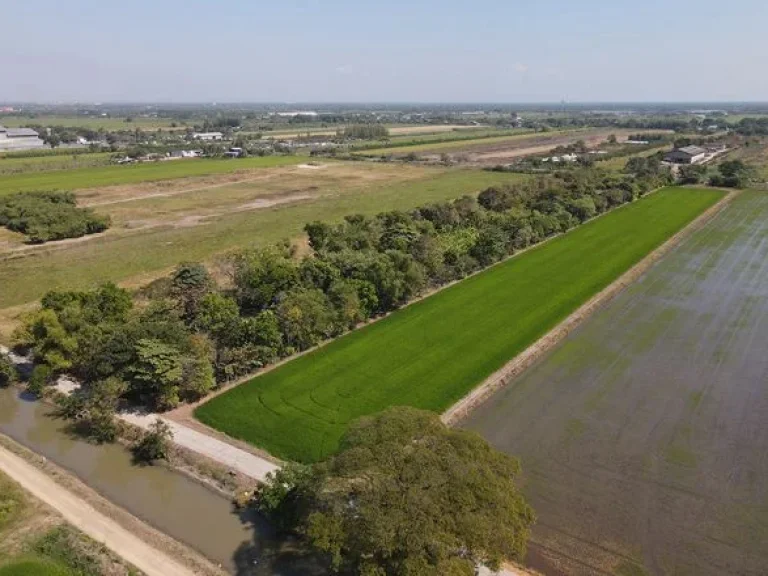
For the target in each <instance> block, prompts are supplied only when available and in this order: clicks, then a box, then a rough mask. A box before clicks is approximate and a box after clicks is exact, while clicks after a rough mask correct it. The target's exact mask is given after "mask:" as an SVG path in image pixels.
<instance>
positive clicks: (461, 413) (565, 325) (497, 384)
mask: <svg viewBox="0 0 768 576" xmlns="http://www.w3.org/2000/svg"><path fill="white" fill-rule="evenodd" d="M738 193H739V192H738V191H733V190H730V191H729V194H728V195H727V196H725V197H724V198H723V199H722V200H720V202H718V203H717V204H715V205H714V206H712V207H711V208H709V209H708V210H706V211H705V212H704V213H703V214H701V215H700V216H699V217H698V218H696V219H695V220H694V221H693V222H691V223H690V224H689V225H688V226H686V227H685V228H683V229H682V230H680V231H679V232H678V233H677V234H675V235H674V236H672V237H671V238H670V239H669V240H667V241H666V242H665V243H664V244H662V245H661V246H659V247H658V248H657V249H656V250H654V251H653V252H651V253H650V254H648V255H647V256H646V257H645V258H643V259H642V260H641V261H640V262H638V263H637V264H635V265H634V266H633V267H632V268H630V269H629V270H628V271H627V272H625V273H624V274H622V275H621V276H620V277H619V278H618V279H617V280H615V281H614V282H613V283H611V284H610V285H609V286H608V287H607V288H605V289H603V290H602V291H600V292H598V293H597V294H595V295H594V296H593V297H592V298H590V299H589V300H588V301H587V302H585V303H584V304H582V305H581V306H580V307H579V308H578V309H577V310H576V311H575V312H573V313H572V314H571V315H570V316H568V317H567V318H566V319H565V320H563V321H562V322H561V323H560V324H558V325H557V326H556V327H555V328H553V329H552V330H551V331H550V332H548V333H547V334H545V335H544V336H543V337H542V338H540V339H539V340H537V341H536V342H534V343H533V344H531V345H530V346H529V347H528V348H526V349H525V350H524V351H523V352H522V353H521V354H519V355H517V356H516V357H515V358H513V359H512V360H511V361H510V362H508V363H507V364H506V365H505V366H503V367H502V368H501V369H500V370H498V371H497V372H495V373H493V374H491V375H490V376H489V377H488V378H487V379H486V380H485V382H483V383H482V384H481V385H480V386H478V387H477V388H475V389H474V390H472V391H471V392H470V393H469V394H467V395H466V396H465V397H464V398H462V399H461V400H459V401H458V402H457V403H456V404H454V405H453V406H451V407H450V408H449V409H448V410H446V411H445V412H443V414H442V416H441V418H442V420H443V422H445V423H446V424H447V425H449V426H452V425H455V424H456V423H458V422H459V421H460V420H461V419H462V418H464V417H465V416H467V414H469V413H470V412H471V411H472V410H474V409H475V408H476V407H477V406H479V405H480V404H482V403H483V402H485V401H486V400H487V399H488V398H490V397H491V396H492V395H493V394H494V393H495V392H497V391H498V390H499V389H501V388H503V387H504V386H506V385H507V384H509V383H510V382H511V381H512V380H513V379H514V378H515V377H516V376H519V375H520V374H521V373H522V372H524V371H525V370H526V369H527V368H528V367H529V366H531V365H532V364H533V363H534V362H536V360H538V359H539V358H540V357H541V356H542V355H543V354H545V353H546V352H547V351H549V350H551V349H552V347H553V346H555V345H556V344H557V343H558V342H560V341H561V340H563V338H565V337H566V336H567V335H568V334H570V333H571V332H572V331H573V330H574V329H575V328H576V327H577V326H579V325H580V324H581V323H582V322H584V320H586V319H587V318H588V317H589V316H590V315H592V313H594V312H595V311H596V310H597V309H598V308H600V307H601V306H603V305H604V304H606V303H607V302H608V301H610V300H611V299H612V298H613V297H614V296H616V295H617V294H618V293H619V292H621V291H622V290H624V288H626V287H627V286H629V285H630V284H632V283H633V282H634V281H635V280H637V279H638V278H639V277H640V276H641V275H642V274H644V273H645V272H646V271H647V270H648V269H649V268H650V267H651V266H653V264H654V263H656V262H657V261H658V260H659V259H660V258H662V257H663V256H664V255H665V254H667V253H668V252H669V251H670V250H672V249H673V248H674V247H675V246H677V245H678V244H679V243H680V242H682V240H683V239H685V238H687V237H688V236H690V234H691V233H693V231H695V230H697V229H698V228H700V227H701V226H703V225H704V224H705V223H707V222H709V221H710V220H711V219H712V218H714V217H715V216H716V215H717V214H719V213H720V212H721V211H722V210H723V209H725V207H726V206H727V205H728V204H729V203H730V202H731V200H733V198H735V197H736V195H737V194H738Z"/></svg>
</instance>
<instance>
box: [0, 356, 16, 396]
mask: <svg viewBox="0 0 768 576" xmlns="http://www.w3.org/2000/svg"><path fill="white" fill-rule="evenodd" d="M15 380H16V368H15V367H14V366H13V364H11V361H10V360H8V358H6V357H5V356H3V355H0V388H2V387H3V386H8V385H10V384H13V382H14V381H15Z"/></svg>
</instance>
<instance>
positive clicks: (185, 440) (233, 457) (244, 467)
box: [119, 413, 279, 482]
mask: <svg viewBox="0 0 768 576" xmlns="http://www.w3.org/2000/svg"><path fill="white" fill-rule="evenodd" d="M119 418H121V419H122V420H125V421H126V422H128V423H130V424H133V425H135V426H138V427H140V428H143V429H144V430H148V429H149V427H150V425H151V424H152V423H153V422H154V421H155V420H157V419H160V420H162V421H163V422H165V423H166V424H168V426H170V427H171V431H172V432H173V441H174V443H176V444H177V445H179V446H182V447H184V448H187V449H188V450H192V451H193V452H197V453H198V454H202V455H203V456H207V457H208V458H210V459H211V460H215V461H216V462H219V463H220V464H224V465H225V466H227V467H229V468H232V469H233V470H237V471H238V472H240V473H241V474H245V475H246V476H248V477H250V478H253V479H254V480H257V481H259V482H263V481H264V480H265V479H266V477H267V474H269V473H270V472H274V471H275V470H277V469H278V468H279V466H277V464H275V463H273V462H270V461H269V460H266V459H265V458H260V457H258V456H256V455H254V454H251V453H249V452H246V451H245V450H241V449H240V448H237V447H236V446H232V445H231V444H228V443H226V442H222V441H221V440H218V439H217V438H213V437H212V436H208V435H207V434H203V433H201V432H198V431H197V430H193V429H192V428H189V427H187V426H184V425H183V424H179V423H178V422H174V421H173V420H170V419H168V418H163V417H161V416H158V415H157V414H136V413H123V414H120V415H119Z"/></svg>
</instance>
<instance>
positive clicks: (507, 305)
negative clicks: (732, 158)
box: [196, 188, 722, 462]
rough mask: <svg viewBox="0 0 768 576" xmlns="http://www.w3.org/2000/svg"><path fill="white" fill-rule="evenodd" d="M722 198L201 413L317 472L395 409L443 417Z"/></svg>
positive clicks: (600, 233)
mask: <svg viewBox="0 0 768 576" xmlns="http://www.w3.org/2000/svg"><path fill="white" fill-rule="evenodd" d="M721 197H722V193H720V192H718V191H713V190H690V189H674V188H669V189H665V190H662V191H660V192H658V193H656V194H654V195H653V196H650V197H647V198H644V199H642V200H639V201H638V202H635V203H633V204H630V205H627V206H624V207H623V208H620V209H617V210H616V211H614V212H613V213H610V214H607V215H605V216H604V217H601V218H598V219H595V220H593V221H592V222H589V223H586V224H584V225H582V226H580V227H579V228H576V229H575V230H573V231H571V232H570V233H568V234H566V235H563V236H561V237H559V238H556V239H554V240H552V241H551V242H548V243H546V244H544V245H541V246H539V247H537V248H535V249H533V250H530V251H529V252H527V253H525V254H522V255H520V256H519V257H517V258H513V259H511V260H508V261H506V262H504V263H501V264H499V265H498V266H496V267H494V268H492V269H490V270H487V271H486V272H484V273H481V274H478V275H476V276H473V277H472V278H468V279H466V280H464V281H462V282H460V283H458V284H456V285H454V286H452V287H450V288H447V289H445V290H443V291H441V292H439V293H437V294H435V295H433V296H431V297H429V298H426V299H424V300H422V301H421V302H418V303H415V304H413V305H412V306H409V307H407V308H405V309H404V310H400V311H398V312H395V313H394V314H392V315H391V316H389V317H388V318H385V319H383V320H381V321H380V322H376V323H374V324H372V325H370V326H367V327H365V328H362V329H360V330H357V331H356V332H353V333H351V334H348V335H347V336H344V337H342V338H339V339H337V340H335V341H334V342H331V343H330V344H328V345H327V346H325V347H323V348H320V349H318V350H316V351H314V352H311V353H309V354H306V355H304V356H302V357H300V358H297V359H295V360H293V361H291V362H288V363H287V364H285V365H284V366H282V367H280V368H277V369H275V370H272V371H271V372H268V373H266V374H264V375H262V376H259V377H257V378H255V379H254V380H251V381H250V382H247V383H245V384H243V385H241V386H239V387H237V388H235V389H233V390H230V391H229V392H227V393H225V394H223V395H221V396H219V397H217V398H215V399H213V400H212V401H210V402H209V403H207V404H205V405H203V406H202V407H200V408H198V410H197V412H196V415H197V416H198V417H199V418H200V419H201V420H202V421H204V422H205V423H206V424H209V425H211V426H213V427H215V428H217V429H219V430H222V431H224V432H226V433H228V434H230V435H232V436H235V437H238V438H241V439H243V440H246V441H249V442H252V443H254V444H257V445H259V446H261V447H263V448H266V449H267V450H269V451H270V452H272V453H273V454H275V455H276V456H279V457H282V458H287V459H296V460H301V461H305V462H306V461H314V460H318V459H322V458H323V457H325V456H328V455H329V454H332V453H333V452H334V451H335V450H336V449H337V448H338V442H339V438H340V437H341V435H342V434H343V433H344V431H345V430H346V427H347V425H348V423H349V422H350V421H351V420H353V419H355V418H357V417H359V416H363V415H366V414H372V413H375V412H378V411H379V410H382V409H384V408H387V407H389V406H397V405H410V406H415V407H418V408H423V409H428V410H434V411H438V412H440V411H443V410H445V409H446V408H448V407H449V406H451V405H452V404H453V403H454V402H456V401H457V400H459V399H460V398H461V397H462V396H464V395H465V394H466V393H467V392H469V391H470V390H472V389H473V388H474V387H475V386H476V385H477V384H479V383H480V382H482V381H483V379H485V378H486V377H487V376H488V375H490V374H491V373H493V372H494V371H496V370H498V369H499V368H500V367H501V366H503V365H504V364H505V363H506V362H508V361H509V360H511V359H512V358H513V357H514V356H516V355H517V354H519V353H520V352H522V351H523V350H524V349H525V348H526V347H528V346H529V345H530V344H531V343H532V342H534V341H535V340H536V339H538V338H539V337H540V336H542V335H543V334H545V333H546V332H547V331H548V330H550V329H551V328H553V327H554V326H555V325H556V324H557V323H558V322H559V321H561V320H562V319H563V318H565V317H566V316H567V315H568V314H570V313H571V312H572V311H573V310H574V309H576V308H577V307H579V306H580V305H581V304H582V303H583V302H585V301H586V300H588V299H589V298H590V297H591V296H592V295H593V294H595V293H596V292H598V291H600V290H601V289H602V288H604V287H605V286H607V285H608V284H610V283H611V282H612V281H613V280H615V279H616V278H617V277H618V276H620V275H621V274H622V273H623V272H625V271H626V270H627V269H629V268H630V267H631V266H632V265H634V264H635V263H636V262H638V261H639V260H640V259H642V258H643V256H645V255H646V254H647V253H648V252H650V251H651V250H653V249H654V248H656V247H657V246H658V245H659V244H661V243H663V242H664V241H665V240H666V239H667V238H669V237H670V236H671V235H672V234H674V233H675V232H677V231H678V230H679V229H680V228H682V227H683V226H685V224H687V223H688V222H690V221H691V220H693V219H694V218H695V217H696V216H698V215H699V214H700V213H701V212H703V211H704V210H705V209H706V208H708V207H709V206H711V205H712V204H713V203H715V202H716V201H717V200H718V199H720V198H721Z"/></svg>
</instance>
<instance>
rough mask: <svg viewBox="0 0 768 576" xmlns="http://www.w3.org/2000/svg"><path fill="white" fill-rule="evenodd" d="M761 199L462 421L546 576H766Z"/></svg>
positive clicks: (767, 305)
mask: <svg viewBox="0 0 768 576" xmlns="http://www.w3.org/2000/svg"><path fill="white" fill-rule="evenodd" d="M766 341H768V195H766V194H764V193H760V192H754V191H753V192H745V193H743V194H742V195H741V196H740V197H738V198H736V199H735V200H734V201H733V202H732V204H731V205H730V206H729V207H728V208H727V209H726V210H725V211H723V212H722V213H721V214H720V215H718V216H717V217H716V218H715V219H714V220H712V221H711V222H709V223H708V224H707V225H706V226H705V227H703V228H701V229H700V230H699V231H697V232H696V233H694V234H693V235H692V236H690V237H689V238H688V240H686V241H685V242H684V243H683V244H682V245H680V246H678V248H677V249H676V250H675V251H673V252H672V253H670V254H669V255H668V256H667V257H666V258H665V259H663V260H662V261H660V262H659V263H658V264H657V265H656V266H655V267H654V268H652V269H651V270H650V271H649V272H648V273H647V274H646V275H645V276H643V277H642V278H641V279H640V280H639V281H638V282H637V283H636V284H634V285H633V286H631V287H630V288H629V289H627V290H626V291H625V292H624V293H622V294H621V295H620V296H619V297H618V298H616V299H615V300H613V301H612V302H611V303H610V304H609V305H608V306H607V307H606V308H604V309H603V310H601V311H600V312H598V313H597V314H596V315H594V316H593V317H592V318H591V319H589V320H588V321H587V322H586V323H585V324H583V325H582V326H581V328H579V329H578V330H576V331H575V332H574V333H572V334H571V335H570V336H569V337H568V338H567V339H566V340H564V341H563V342H562V343H561V345H559V346H558V347H557V348H555V349H554V350H553V351H552V352H551V353H550V354H549V355H547V356H546V357H545V358H543V359H542V360H541V361H540V362H539V363H538V364H537V365H536V366H535V367H533V368H532V369H530V370H529V371H528V372H527V373H525V374H524V375H522V376H521V377H520V378H518V379H517V381H515V382H513V383H511V384H510V385H509V386H508V387H507V388H505V389H504V390H502V391H500V392H498V393H497V394H496V395H495V396H493V397H491V398H490V399H489V400H488V401H487V403H486V404H485V405H483V406H481V407H480V408H479V409H478V410H477V411H475V412H474V413H473V414H472V415H471V416H470V417H469V419H468V420H467V421H465V422H464V423H463V425H464V426H465V427H467V428H470V429H472V430H475V431H477V432H480V433H481V434H482V435H484V436H485V437H486V438H487V439H488V440H489V441H491V442H492V443H493V444H494V445H496V446H497V447H498V448H500V449H502V450H506V451H508V452H509V453H511V454H514V455H516V456H518V457H520V458H521V461H522V466H523V470H524V471H525V475H526V484H525V488H524V491H525V492H526V495H527V496H528V498H529V501H530V502H531V504H532V505H533V507H534V509H535V510H536V512H537V514H538V516H539V522H538V525H537V527H536V529H535V530H534V536H535V538H534V539H535V545H534V546H533V547H532V552H533V553H532V559H533V560H534V565H536V566H537V567H539V568H540V569H543V570H544V571H545V572H546V573H553V574H560V573H564V574H606V573H618V574H646V573H649V574H675V575H681V574H691V575H694V574H695V575H707V574H711V575H715V574H754V575H758V574H766V573H767V572H768V514H767V512H768V459H767V458H766V454H767V453H768V424H767V423H768V385H767V384H766V383H767V382H768V354H766Z"/></svg>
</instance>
